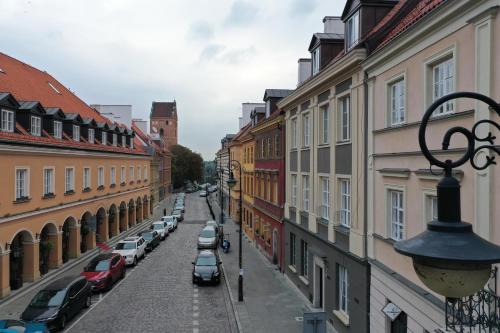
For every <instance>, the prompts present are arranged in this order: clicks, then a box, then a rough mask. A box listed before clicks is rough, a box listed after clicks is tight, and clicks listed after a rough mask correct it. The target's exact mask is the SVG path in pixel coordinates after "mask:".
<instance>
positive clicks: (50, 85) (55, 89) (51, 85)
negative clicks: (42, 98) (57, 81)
mask: <svg viewBox="0 0 500 333" xmlns="http://www.w3.org/2000/svg"><path fill="white" fill-rule="evenodd" d="M47 83H48V84H49V87H51V88H52V89H53V90H54V91H55V92H56V93H58V94H59V95H60V94H61V92H60V91H59V90H57V88H56V87H54V85H53V84H52V83H50V82H47Z"/></svg>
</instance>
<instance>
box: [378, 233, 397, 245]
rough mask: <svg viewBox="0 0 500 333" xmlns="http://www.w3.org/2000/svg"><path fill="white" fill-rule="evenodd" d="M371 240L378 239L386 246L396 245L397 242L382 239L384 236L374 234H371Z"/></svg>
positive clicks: (390, 239) (385, 238)
mask: <svg viewBox="0 0 500 333" xmlns="http://www.w3.org/2000/svg"><path fill="white" fill-rule="evenodd" d="M373 238H376V239H379V240H381V241H383V242H386V243H387V244H390V245H391V246H393V245H394V244H396V243H397V241H396V240H394V239H392V238H387V237H384V236H382V235H379V234H376V233H373Z"/></svg>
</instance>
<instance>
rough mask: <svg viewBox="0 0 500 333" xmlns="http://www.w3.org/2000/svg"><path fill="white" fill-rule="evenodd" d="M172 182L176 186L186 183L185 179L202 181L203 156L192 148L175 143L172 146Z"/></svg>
mask: <svg viewBox="0 0 500 333" xmlns="http://www.w3.org/2000/svg"><path fill="white" fill-rule="evenodd" d="M171 153H172V183H173V185H174V188H179V187H182V186H183V185H184V181H186V180H191V181H197V182H200V181H201V179H202V176H203V158H202V157H201V155H200V154H198V153H195V152H193V151H192V150H191V149H189V148H187V147H184V146H181V145H175V146H172V150H171Z"/></svg>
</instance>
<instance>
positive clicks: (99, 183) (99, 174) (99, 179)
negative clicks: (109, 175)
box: [97, 166, 105, 187]
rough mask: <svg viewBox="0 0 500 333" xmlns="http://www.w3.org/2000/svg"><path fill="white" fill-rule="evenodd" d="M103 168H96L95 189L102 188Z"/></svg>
mask: <svg viewBox="0 0 500 333" xmlns="http://www.w3.org/2000/svg"><path fill="white" fill-rule="evenodd" d="M104 178H105V177H104V167H103V166H99V167H97V187H101V186H104V181H105V179H104Z"/></svg>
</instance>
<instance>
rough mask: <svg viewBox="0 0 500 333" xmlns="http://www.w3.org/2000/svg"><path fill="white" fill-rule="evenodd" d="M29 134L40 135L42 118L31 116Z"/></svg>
mask: <svg viewBox="0 0 500 333" xmlns="http://www.w3.org/2000/svg"><path fill="white" fill-rule="evenodd" d="M31 134H33V135H36V136H40V135H41V134H42V118H40V117H31Z"/></svg>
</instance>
